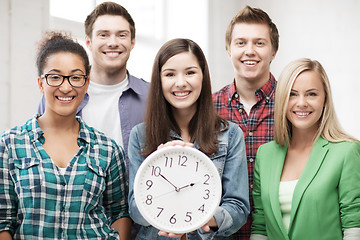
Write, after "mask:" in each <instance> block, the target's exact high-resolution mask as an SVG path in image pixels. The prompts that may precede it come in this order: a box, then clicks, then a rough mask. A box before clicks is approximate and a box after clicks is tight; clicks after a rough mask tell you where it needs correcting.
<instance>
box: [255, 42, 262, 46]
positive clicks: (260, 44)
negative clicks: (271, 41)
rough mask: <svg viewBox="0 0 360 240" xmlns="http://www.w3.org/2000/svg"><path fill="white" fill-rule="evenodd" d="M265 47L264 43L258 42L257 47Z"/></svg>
mask: <svg viewBox="0 0 360 240" xmlns="http://www.w3.org/2000/svg"><path fill="white" fill-rule="evenodd" d="M263 45H264V42H260V41H259V42H256V46H263Z"/></svg>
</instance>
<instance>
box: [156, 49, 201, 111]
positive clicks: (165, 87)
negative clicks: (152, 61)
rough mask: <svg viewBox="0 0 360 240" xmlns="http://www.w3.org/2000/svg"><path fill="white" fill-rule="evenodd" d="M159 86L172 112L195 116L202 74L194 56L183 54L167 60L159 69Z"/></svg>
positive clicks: (187, 53) (188, 53)
mask: <svg viewBox="0 0 360 240" xmlns="http://www.w3.org/2000/svg"><path fill="white" fill-rule="evenodd" d="M160 74H161V85H162V91H163V94H164V97H165V99H166V100H167V101H168V102H169V103H170V105H171V106H172V108H173V111H182V112H184V111H185V113H187V114H191V115H193V114H195V112H196V101H197V100H198V98H199V96H200V93H201V88H202V81H203V73H202V70H201V67H200V65H199V62H198V60H197V58H196V57H195V55H194V54H192V53H190V52H183V53H179V54H177V55H174V56H173V57H171V58H169V59H168V60H167V61H166V62H165V64H164V65H163V66H162V68H161V72H160Z"/></svg>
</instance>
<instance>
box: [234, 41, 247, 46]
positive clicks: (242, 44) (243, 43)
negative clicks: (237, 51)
mask: <svg viewBox="0 0 360 240" xmlns="http://www.w3.org/2000/svg"><path fill="white" fill-rule="evenodd" d="M236 45H239V46H244V45H245V42H244V41H238V42H237V43H236Z"/></svg>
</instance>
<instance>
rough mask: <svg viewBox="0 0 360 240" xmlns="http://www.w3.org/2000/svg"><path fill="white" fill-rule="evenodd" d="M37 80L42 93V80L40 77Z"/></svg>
mask: <svg viewBox="0 0 360 240" xmlns="http://www.w3.org/2000/svg"><path fill="white" fill-rule="evenodd" d="M37 80H38V86H39V89H40V92H41V93H44V82H43V81H42V79H41V78H40V77H38V79H37Z"/></svg>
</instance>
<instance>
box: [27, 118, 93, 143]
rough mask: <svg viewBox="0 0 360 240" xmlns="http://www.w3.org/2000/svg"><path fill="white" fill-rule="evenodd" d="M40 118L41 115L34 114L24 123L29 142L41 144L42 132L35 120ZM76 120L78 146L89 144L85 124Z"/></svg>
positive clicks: (88, 134)
mask: <svg viewBox="0 0 360 240" xmlns="http://www.w3.org/2000/svg"><path fill="white" fill-rule="evenodd" d="M40 116H41V114H36V115H35V116H34V117H33V118H31V119H30V120H29V121H27V122H26V124H25V128H26V130H27V132H28V134H29V137H30V141H31V142H34V141H36V140H39V141H40V142H43V141H44V139H43V135H44V132H43V130H42V129H41V128H40V126H39V123H38V121H37V119H38V118H39V117H40ZM76 120H77V121H78V122H79V123H80V131H79V135H78V143H79V144H80V145H83V143H84V142H86V143H90V142H91V132H90V131H89V129H88V128H87V127H86V125H85V122H84V121H83V120H82V119H81V117H79V116H76Z"/></svg>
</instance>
